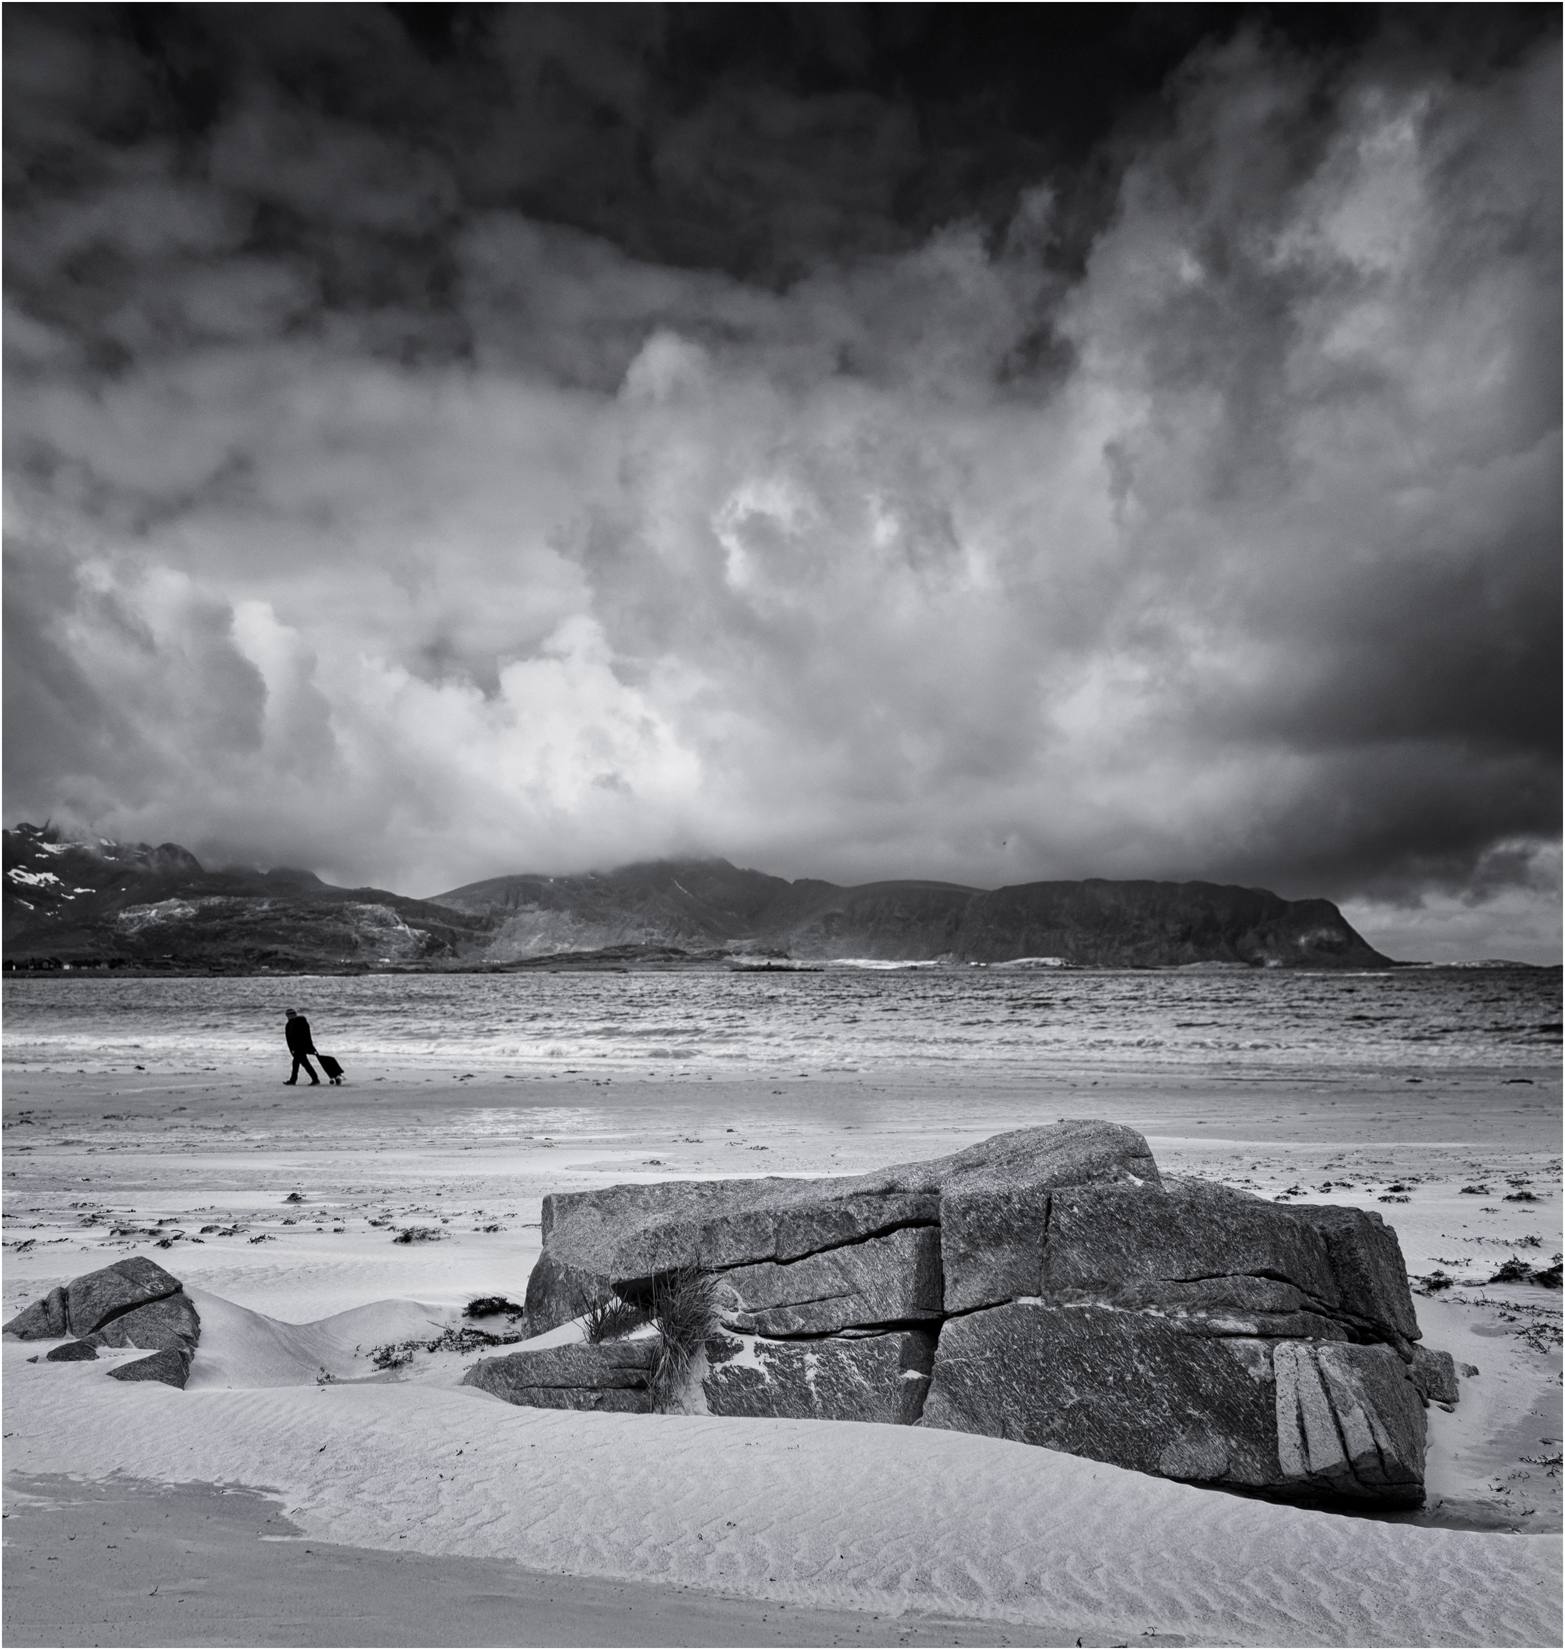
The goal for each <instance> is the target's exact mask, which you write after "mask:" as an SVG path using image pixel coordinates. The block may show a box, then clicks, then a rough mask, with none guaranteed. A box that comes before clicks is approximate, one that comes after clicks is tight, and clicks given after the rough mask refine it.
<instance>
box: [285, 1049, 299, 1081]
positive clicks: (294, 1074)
mask: <svg viewBox="0 0 1565 1650" xmlns="http://www.w3.org/2000/svg"><path fill="white" fill-rule="evenodd" d="M301 1058H302V1057H301V1056H300V1055H297V1054H295V1055H294V1057H293V1070H292V1071H290V1072H289V1073H288V1075H287V1076H286V1077H285V1078H284V1079H283V1081H284V1082H285V1083H297V1082H298V1081H299V1061H300V1059H301Z"/></svg>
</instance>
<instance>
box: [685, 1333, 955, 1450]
mask: <svg viewBox="0 0 1565 1650" xmlns="http://www.w3.org/2000/svg"><path fill="white" fill-rule="evenodd" d="M706 1356H707V1369H706V1373H705V1374H704V1375H703V1376H702V1379H701V1394H702V1397H703V1398H704V1400H705V1403H706V1409H707V1412H708V1413H709V1414H712V1415H769V1416H783V1417H788V1418H792V1419H797V1420H806V1421H883V1422H889V1423H891V1424H892V1425H894V1426H908V1425H911V1424H912V1423H913V1422H914V1421H916V1420H917V1419H918V1417H919V1413H920V1411H921V1410H922V1408H923V1405H924V1394H925V1393H926V1392H927V1391H928V1389H929V1372H930V1368H931V1366H932V1365H933V1362H934V1356H935V1337H934V1335H933V1334H932V1333H931V1332H930V1331H928V1330H924V1329H912V1330H899V1331H897V1332H895V1333H893V1334H889V1335H862V1336H845V1337H837V1336H831V1337H826V1338H823V1339H820V1340H795V1341H774V1340H765V1339H761V1338H758V1337H755V1336H749V1335H726V1334H718V1335H714V1336H713V1337H712V1338H711V1339H710V1340H709V1341H708V1342H707V1348H706Z"/></svg>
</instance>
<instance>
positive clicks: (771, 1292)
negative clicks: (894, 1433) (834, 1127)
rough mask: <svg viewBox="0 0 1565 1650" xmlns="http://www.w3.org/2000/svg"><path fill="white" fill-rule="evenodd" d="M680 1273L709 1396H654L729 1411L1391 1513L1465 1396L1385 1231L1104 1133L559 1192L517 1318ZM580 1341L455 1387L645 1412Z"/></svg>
mask: <svg viewBox="0 0 1565 1650" xmlns="http://www.w3.org/2000/svg"><path fill="white" fill-rule="evenodd" d="M688 1275H693V1276H694V1277H695V1278H696V1280H697V1281H698V1282H700V1284H701V1289H702V1290H706V1291H707V1294H706V1295H705V1296H704V1297H702V1298H704V1299H705V1300H706V1301H707V1302H709V1303H712V1304H710V1307H709V1308H708V1307H705V1306H704V1307H702V1308H701V1311H700V1312H697V1313H696V1314H695V1316H694V1318H692V1317H691V1315H690V1314H688V1313H687V1314H685V1318H686V1324H685V1329H684V1331H683V1334H684V1336H685V1338H686V1339H687V1340H689V1339H690V1337H691V1336H692V1335H696V1336H698V1337H699V1338H698V1339H696V1340H694V1341H692V1342H691V1344H690V1345H687V1346H686V1347H685V1348H684V1355H685V1356H686V1357H687V1358H689V1357H690V1356H692V1355H693V1353H694V1352H698V1351H699V1350H700V1348H701V1347H702V1345H703V1344H704V1351H705V1356H704V1361H703V1360H702V1359H700V1358H697V1360H696V1368H695V1372H694V1373H693V1375H692V1377H691V1379H692V1380H693V1381H698V1382H699V1388H700V1390H699V1393H696V1392H694V1391H693V1390H692V1391H686V1392H685V1393H684V1394H683V1395H680V1396H678V1397H677V1398H676V1397H674V1396H665V1397H664V1398H663V1399H662V1400H660V1401H662V1402H665V1403H670V1404H673V1403H677V1404H680V1405H684V1406H686V1407H696V1408H700V1407H702V1406H703V1405H704V1407H705V1408H706V1409H708V1410H709V1411H710V1412H711V1413H712V1414H717V1415H783V1416H794V1417H806V1418H815V1419H836V1420H848V1419H851V1420H864V1421H883V1422H890V1423H893V1424H901V1425H907V1424H910V1423H914V1422H919V1423H921V1424H923V1425H925V1426H934V1427H945V1428H951V1429H955V1430H961V1431H970V1432H979V1433H984V1434H988V1435H990V1436H994V1437H1000V1438H1012V1439H1015V1440H1017V1441H1019V1442H1024V1443H1029V1444H1039V1445H1044V1446H1047V1447H1049V1448H1053V1449H1061V1450H1067V1451H1070V1452H1071V1453H1073V1454H1078V1455H1085V1456H1090V1457H1093V1458H1095V1459H1098V1460H1103V1461H1111V1462H1115V1463H1117V1464H1119V1465H1121V1466H1128V1467H1134V1468H1136V1469H1137V1470H1140V1471H1143V1472H1148V1473H1157V1474H1161V1475H1162V1476H1165V1477H1173V1478H1181V1479H1189V1480H1193V1481H1197V1482H1209V1483H1223V1484H1231V1485H1236V1486H1245V1487H1248V1488H1252V1489H1258V1490H1262V1491H1266V1492H1271V1493H1278V1494H1282V1495H1291V1496H1295V1497H1298V1498H1314V1497H1319V1496H1337V1497H1351V1498H1355V1499H1358V1500H1369V1501H1378V1502H1382V1503H1392V1504H1397V1505H1405V1504H1411V1503H1415V1502H1416V1501H1418V1500H1419V1499H1420V1498H1421V1496H1422V1476H1423V1447H1424V1416H1423V1408H1424V1402H1425V1396H1426V1395H1427V1394H1429V1393H1431V1392H1434V1393H1438V1394H1440V1401H1442V1402H1443V1401H1445V1397H1444V1395H1445V1394H1446V1393H1448V1392H1450V1393H1453V1395H1454V1382H1453V1381H1451V1380H1450V1379H1449V1377H1448V1372H1447V1370H1446V1368H1445V1365H1444V1364H1442V1363H1441V1362H1440V1360H1439V1359H1437V1358H1434V1357H1432V1356H1427V1355H1421V1354H1420V1353H1419V1351H1418V1349H1417V1348H1416V1347H1415V1345H1414V1343H1415V1342H1416V1340H1417V1339H1418V1324H1417V1319H1416V1318H1415V1316H1414V1313H1413V1304H1412V1297H1411V1294H1410V1293H1409V1290H1408V1286H1407V1274H1406V1268H1405V1266H1404V1265H1403V1262H1402V1255H1401V1250H1400V1248H1399V1247H1398V1244H1397V1240H1396V1235H1395V1233H1394V1232H1393V1231H1392V1230H1391V1229H1390V1228H1389V1227H1388V1226H1386V1225H1385V1223H1384V1222H1383V1221H1382V1220H1381V1219H1380V1217H1379V1216H1378V1215H1376V1214H1372V1213H1368V1212H1366V1211H1364V1210H1359V1209H1348V1208H1335V1207H1331V1208H1327V1207H1318V1206H1311V1205H1288V1204H1280V1203H1273V1202H1268V1201H1266V1200H1264V1199H1261V1198H1258V1197H1254V1196H1252V1195H1251V1194H1249V1193H1246V1192H1239V1191H1234V1190H1231V1189H1229V1188H1226V1187H1223V1186H1219V1185H1215V1184H1212V1183H1210V1182H1205V1181H1199V1180H1184V1179H1175V1180H1168V1181H1165V1180H1163V1178H1162V1177H1161V1176H1160V1175H1159V1173H1158V1170H1157V1165H1156V1164H1155V1163H1154V1162H1153V1161H1152V1157H1151V1153H1150V1152H1149V1151H1148V1149H1147V1146H1146V1142H1145V1141H1144V1140H1142V1138H1141V1137H1140V1136H1139V1135H1137V1134H1135V1133H1133V1132H1132V1131H1131V1130H1128V1129H1123V1128H1120V1127H1118V1126H1116V1125H1113V1124H1108V1123H1094V1122H1071V1123H1061V1124H1057V1125H1055V1126H1053V1127H1049V1128H1038V1129H1022V1130H1018V1131H1016V1132H1014V1133H1012V1134H1006V1135H999V1136H997V1137H996V1138H994V1139H993V1140H988V1141H985V1142H983V1143H982V1144H980V1145H978V1146H974V1147H972V1148H970V1149H969V1150H967V1151H965V1152H958V1153H956V1154H954V1155H953V1156H950V1157H946V1158H939V1159H936V1160H935V1161H933V1162H929V1163H915V1164H903V1165H900V1166H898V1167H896V1168H891V1169H886V1170H882V1171H880V1172H879V1173H877V1174H872V1175H860V1176H856V1177H854V1178H852V1179H842V1180H776V1179H772V1180H754V1181H718V1182H715V1183H714V1182H707V1183H700V1182H676V1183H671V1184H665V1185H654V1186H620V1187H612V1188H609V1189H607V1190H605V1191H599V1192H590V1193H576V1194H571V1195H568V1196H557V1197H552V1198H547V1199H545V1202H544V1250H543V1256H542V1259H541V1260H540V1262H539V1264H538V1267H537V1269H536V1271H535V1272H534V1275H533V1278H532V1280H531V1281H530V1282H529V1285H528V1292H527V1307H528V1320H529V1325H530V1327H531V1328H532V1329H533V1331H534V1333H538V1332H540V1331H541V1330H543V1329H545V1328H549V1327H552V1326H553V1325H554V1324H556V1323H560V1322H564V1321H565V1320H566V1319H568V1318H571V1317H575V1316H579V1315H580V1313H581V1311H582V1308H583V1303H584V1302H585V1301H586V1300H587V1299H589V1298H591V1297H592V1296H594V1295H598V1296H601V1295H602V1294H603V1293H604V1292H606V1291H609V1290H612V1291H614V1292H615V1293H616V1294H618V1295H620V1296H622V1297H624V1298H626V1299H630V1300H634V1301H638V1302H640V1303H641V1304H644V1305H646V1306H648V1307H656V1304H657V1300H658V1298H659V1293H660V1291H661V1292H662V1293H663V1294H664V1295H666V1294H667V1293H668V1291H669V1290H670V1288H671V1282H670V1280H673V1279H677V1278H678V1277H682V1276H688ZM696 1293H697V1295H699V1294H700V1291H697V1292H696ZM689 1298H691V1299H694V1298H696V1297H695V1296H691V1297H689ZM702 1312H707V1313H708V1315H707V1317H706V1318H705V1319H704V1322H705V1327H704V1328H692V1323H696V1324H699V1323H700V1322H701V1321H703V1320H702V1317H701V1313H702ZM582 1351H583V1356H582V1357H581V1359H580V1360H579V1363H576V1364H571V1366H570V1368H569V1369H568V1370H566V1371H565V1372H564V1373H563V1374H561V1375H559V1377H558V1378H545V1375H544V1374H543V1373H540V1372H541V1371H544V1370H546V1369H548V1368H549V1367H550V1366H549V1365H548V1364H546V1363H544V1364H540V1363H536V1362H534V1363H528V1362H527V1360H528V1358H529V1357H531V1358H535V1359H546V1358H547V1357H549V1356H550V1354H546V1353H545V1352H543V1351H541V1350H540V1351H538V1352H537V1353H535V1354H528V1353H527V1352H526V1351H525V1349H524V1350H523V1351H522V1352H520V1353H517V1354H513V1355H512V1356H511V1357H510V1358H507V1359H493V1360H486V1361H485V1365H481V1366H480V1370H483V1371H485V1373H482V1374H480V1373H479V1372H478V1371H475V1372H474V1374H473V1376H470V1377H469V1378H470V1379H471V1380H472V1381H473V1383H474V1384H476V1385H482V1386H485V1387H486V1389H487V1390H490V1391H494V1392H498V1393H500V1394H501V1395H503V1396H506V1397H509V1398H510V1399H511V1400H512V1401H513V1402H522V1403H547V1404H555V1405H559V1404H570V1405H572V1406H586V1405H588V1404H592V1405H594V1406H613V1407H631V1408H651V1407H652V1405H653V1401H654V1400H653V1395H652V1390H651V1387H652V1383H651V1381H650V1378H648V1379H647V1380H646V1381H645V1382H644V1383H642V1384H638V1383H637V1381H635V1380H632V1379H629V1378H627V1377H626V1376H625V1372H624V1371H623V1370H622V1369H621V1368H620V1366H619V1365H617V1364H615V1363H614V1362H613V1360H612V1359H607V1360H606V1359H605V1358H604V1353H603V1349H601V1348H596V1349H590V1355H588V1349H582ZM627 1356H630V1355H629V1354H627ZM636 1356H640V1354H637V1355H636ZM1448 1362H1449V1360H1446V1363H1448ZM501 1366H505V1367H504V1369H502V1367H501ZM594 1394H595V1395H596V1396H593V1395H594Z"/></svg>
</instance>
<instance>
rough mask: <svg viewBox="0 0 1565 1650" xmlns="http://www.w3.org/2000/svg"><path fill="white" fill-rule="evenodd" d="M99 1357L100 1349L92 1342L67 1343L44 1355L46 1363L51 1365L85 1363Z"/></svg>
mask: <svg viewBox="0 0 1565 1650" xmlns="http://www.w3.org/2000/svg"><path fill="white" fill-rule="evenodd" d="M97 1356H98V1349H97V1347H95V1346H94V1345H93V1344H92V1342H91V1341H67V1342H66V1343H65V1345H64V1346H57V1347H55V1349H54V1351H52V1352H46V1353H44V1362H45V1363H50V1364H75V1363H85V1362H86V1361H88V1360H89V1359H92V1358H96V1357H97Z"/></svg>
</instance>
